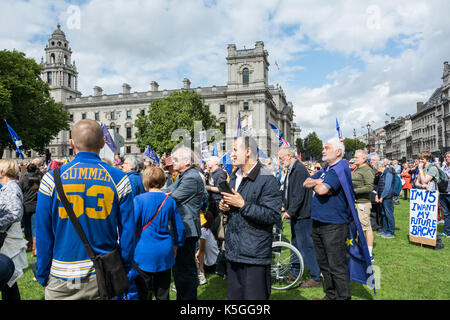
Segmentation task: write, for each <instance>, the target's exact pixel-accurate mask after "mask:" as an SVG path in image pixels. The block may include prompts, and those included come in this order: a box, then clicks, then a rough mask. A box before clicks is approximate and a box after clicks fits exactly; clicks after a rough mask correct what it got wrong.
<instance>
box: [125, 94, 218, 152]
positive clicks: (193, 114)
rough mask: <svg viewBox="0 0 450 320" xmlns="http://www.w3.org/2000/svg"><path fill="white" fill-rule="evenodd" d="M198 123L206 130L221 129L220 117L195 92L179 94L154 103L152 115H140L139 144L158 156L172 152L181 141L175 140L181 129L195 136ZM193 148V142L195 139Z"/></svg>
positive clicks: (149, 112)
mask: <svg viewBox="0 0 450 320" xmlns="http://www.w3.org/2000/svg"><path fill="white" fill-rule="evenodd" d="M194 121H201V123H202V127H203V129H202V130H207V129H217V128H218V127H217V123H216V117H215V116H213V115H212V114H211V112H210V111H209V106H207V105H205V104H204V103H203V99H202V97H201V96H200V95H199V94H198V93H196V92H194V91H185V90H183V91H177V92H174V93H172V94H171V95H169V96H168V97H166V98H163V99H160V100H156V101H153V102H152V104H151V105H150V106H149V108H148V113H147V114H145V115H141V114H140V115H138V118H137V119H136V121H135V124H134V125H135V126H136V128H137V129H138V130H137V133H136V138H137V145H138V147H139V148H141V149H145V148H146V147H147V146H151V148H152V149H153V150H154V151H155V152H156V153H158V154H163V153H164V152H167V153H169V152H171V151H172V149H173V148H174V147H175V146H176V145H177V144H178V143H180V141H181V138H180V139H179V140H176V141H174V140H172V133H173V132H174V131H175V130H177V129H186V130H187V131H188V132H189V134H190V137H191V138H192V137H194ZM191 141H192V143H191V147H193V141H194V139H192V140H191Z"/></svg>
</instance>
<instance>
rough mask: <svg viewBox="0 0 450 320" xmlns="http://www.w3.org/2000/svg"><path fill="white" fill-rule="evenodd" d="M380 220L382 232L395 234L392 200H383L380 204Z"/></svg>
mask: <svg viewBox="0 0 450 320" xmlns="http://www.w3.org/2000/svg"><path fill="white" fill-rule="evenodd" d="M381 219H382V222H383V227H382V229H383V232H384V233H387V234H392V235H394V234H395V218H394V204H393V202H392V198H389V199H383V203H382V204H381Z"/></svg>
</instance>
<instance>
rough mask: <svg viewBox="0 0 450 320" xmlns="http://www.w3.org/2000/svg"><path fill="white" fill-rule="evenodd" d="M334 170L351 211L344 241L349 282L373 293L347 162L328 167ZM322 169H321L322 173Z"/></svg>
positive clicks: (363, 237)
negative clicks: (366, 288)
mask: <svg viewBox="0 0 450 320" xmlns="http://www.w3.org/2000/svg"><path fill="white" fill-rule="evenodd" d="M329 169H330V170H334V171H335V172H336V174H337V176H338V178H339V182H340V183H341V186H342V189H343V190H344V194H345V198H346V201H347V205H348V208H349V210H350V211H351V215H350V223H349V225H348V236H347V240H346V242H345V243H346V246H347V258H348V271H349V274H350V281H356V282H360V283H363V284H366V285H368V286H369V287H372V288H373V292H374V293H375V279H374V276H373V270H372V262H371V260H370V256H369V250H368V248H367V242H366V238H365V236H364V232H363V230H362V227H361V223H360V222H359V217H358V211H357V210H356V207H355V198H354V191H353V184H352V177H351V172H350V167H349V165H348V162H347V161H345V160H341V161H339V162H337V163H336V164H334V165H332V166H331V167H329ZM323 170H324V169H322V171H323Z"/></svg>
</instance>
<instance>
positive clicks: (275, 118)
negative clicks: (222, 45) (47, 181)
mask: <svg viewBox="0 0 450 320" xmlns="http://www.w3.org/2000/svg"><path fill="white" fill-rule="evenodd" d="M71 55H72V50H71V48H70V47H69V42H68V41H67V39H66V37H65V34H64V32H63V31H62V30H61V27H60V26H59V25H58V27H57V29H56V30H55V31H54V32H53V34H52V36H51V37H50V39H49V40H48V44H47V45H46V48H45V61H44V59H42V61H41V64H42V67H43V69H42V74H41V77H42V79H43V80H44V81H46V82H48V84H49V86H50V88H51V92H50V94H51V96H52V97H53V98H54V99H55V100H56V101H57V102H62V103H63V104H64V106H65V107H66V108H67V110H68V111H69V112H70V114H71V120H72V121H71V123H70V125H71V126H73V125H74V123H76V122H77V121H79V120H81V119H93V120H96V121H99V122H103V123H104V124H106V125H107V126H108V128H110V129H114V130H115V132H116V133H118V134H119V135H120V136H122V137H124V139H125V150H126V152H125V153H126V154H140V153H142V152H143V150H140V149H139V148H138V147H137V146H136V138H135V133H136V130H137V128H135V127H134V121H135V120H136V117H137V115H138V114H139V113H145V112H146V111H147V110H148V107H149V105H150V104H151V103H152V101H155V100H157V99H161V98H164V97H166V96H168V95H169V94H171V93H172V92H174V91H180V90H195V91H196V92H198V93H199V94H200V95H201V97H202V98H203V99H204V103H205V104H206V105H209V108H210V112H211V113H212V114H213V115H215V116H216V118H217V120H218V123H219V124H220V126H222V127H223V128H224V129H225V134H226V133H227V132H229V133H233V134H234V133H235V132H236V129H237V119H238V112H240V114H241V118H245V117H246V116H251V117H252V123H253V130H254V131H255V132H257V133H258V132H260V130H261V129H263V130H264V129H265V130H267V132H268V133H269V132H271V129H270V127H269V123H273V124H275V125H276V126H277V127H278V128H279V129H280V130H282V131H283V133H284V137H285V139H286V140H287V141H288V142H290V143H291V144H292V145H294V144H295V140H296V139H297V138H298V137H300V131H301V130H300V128H299V127H297V126H296V125H295V124H294V111H293V105H292V103H291V102H289V101H288V100H287V99H286V96H285V93H284V92H283V89H282V88H281V87H280V86H279V85H278V84H277V85H270V84H269V82H268V74H269V62H268V60H267V57H268V55H269V54H268V52H267V50H265V49H264V43H263V42H262V41H257V42H256V43H255V47H254V48H252V49H245V50H238V49H237V48H236V46H235V45H234V44H230V45H228V55H227V57H226V61H227V64H228V81H227V83H226V84H225V85H220V86H215V85H214V86H211V87H197V88H191V82H190V81H189V79H187V78H185V79H183V81H182V86H181V88H176V89H172V90H160V89H159V85H158V83H157V82H156V81H151V83H150V86H149V89H148V90H147V91H143V92H132V91H131V85H129V84H127V83H124V84H123V85H122V91H121V92H118V93H116V94H103V90H102V88H100V87H99V86H94V87H93V92H92V94H90V95H88V96H82V94H81V92H79V91H78V72H77V68H76V65H75V61H72V57H71ZM180 82H181V81H180ZM69 138H70V132H68V131H62V132H60V133H59V135H58V136H57V137H56V138H55V139H54V140H53V141H52V142H51V144H50V146H49V149H50V152H51V154H52V157H53V158H54V157H62V156H63V155H64V154H67V155H72V154H73V151H72V150H71V149H70V146H69V143H68V140H69ZM258 143H259V145H260V148H261V149H262V150H263V151H264V152H266V153H267V154H269V153H270V145H271V143H273V142H272V140H271V136H270V135H268V136H266V137H261V138H259V139H258ZM221 147H222V150H230V149H231V147H232V144H231V141H227V142H226V145H222V146H221ZM31 156H32V157H33V156H36V154H35V153H34V154H32V155H31Z"/></svg>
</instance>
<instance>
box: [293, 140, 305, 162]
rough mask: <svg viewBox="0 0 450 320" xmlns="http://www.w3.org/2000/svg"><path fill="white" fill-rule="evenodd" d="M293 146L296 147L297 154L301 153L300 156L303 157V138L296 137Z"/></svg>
mask: <svg viewBox="0 0 450 320" xmlns="http://www.w3.org/2000/svg"><path fill="white" fill-rule="evenodd" d="M295 148H296V149H297V153H298V154H300V153H301V154H302V158H303V157H305V151H306V150H305V146H304V140H303V139H302V138H297V140H295Z"/></svg>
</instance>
